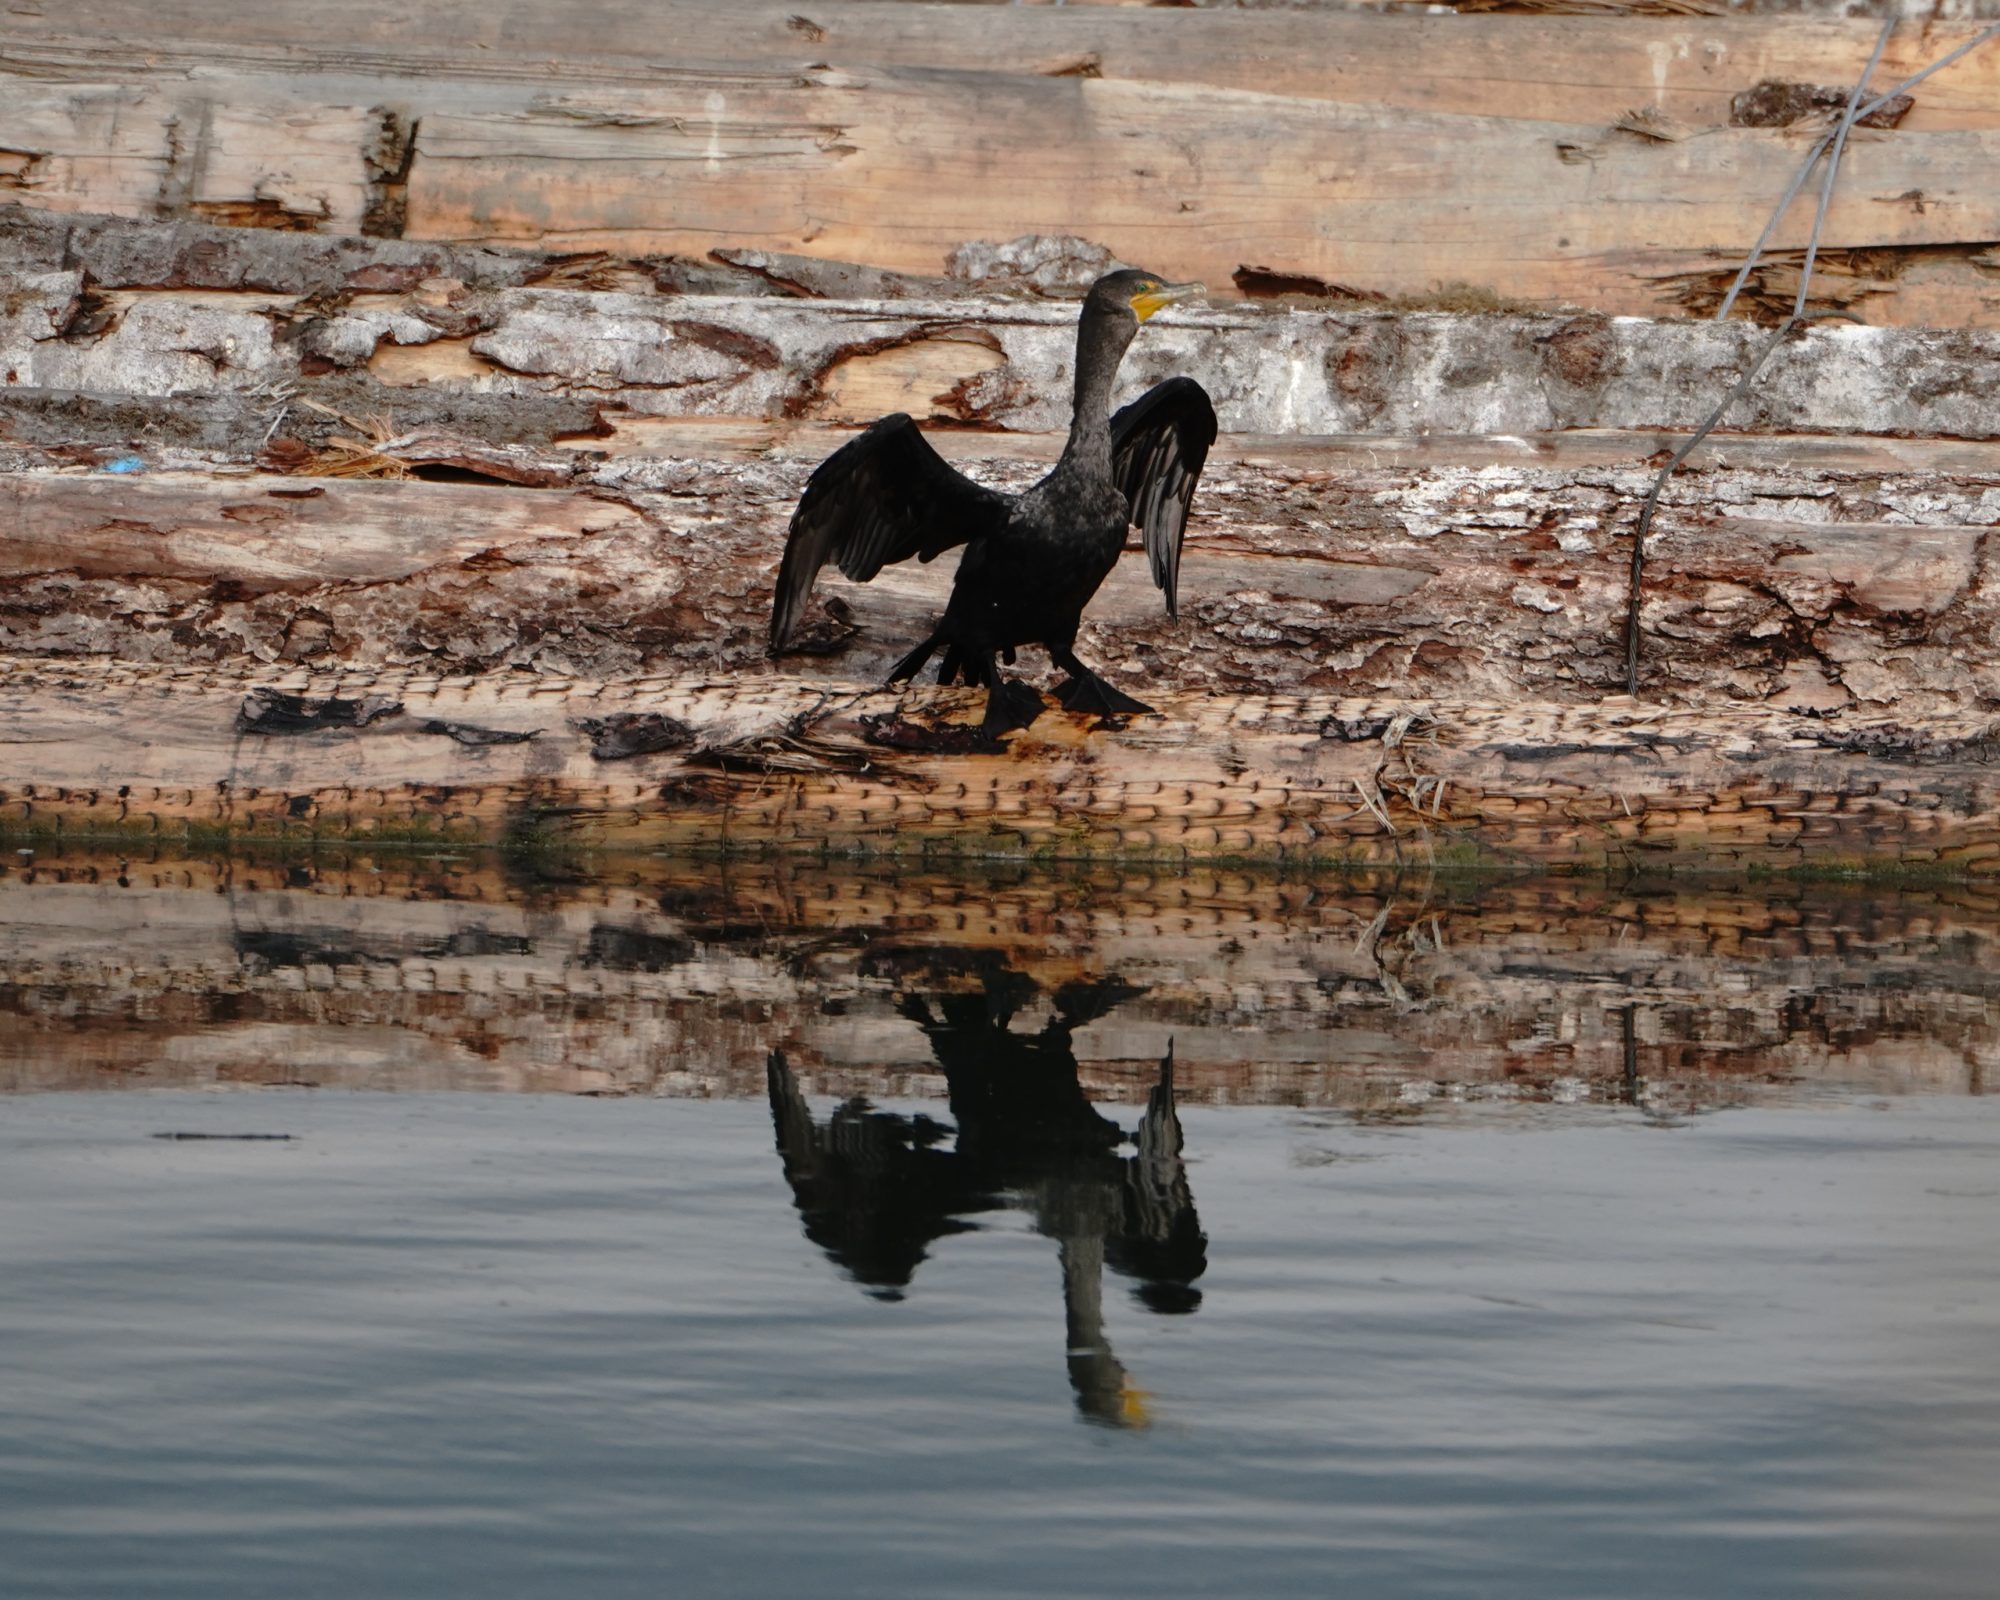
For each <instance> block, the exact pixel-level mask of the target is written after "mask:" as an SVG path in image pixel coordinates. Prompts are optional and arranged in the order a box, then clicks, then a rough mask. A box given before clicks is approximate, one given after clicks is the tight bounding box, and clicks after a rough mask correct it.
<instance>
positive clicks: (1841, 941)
mask: <svg viewBox="0 0 2000 1600" xmlns="http://www.w3.org/2000/svg"><path fill="white" fill-rule="evenodd" d="M608 866H609V870H607V871H606V872H605V873H603V874H601V875H598V876H595V877H591V878H579V879H571V880H568V881H553V882H552V881H547V880H543V881H532V880H527V879H523V878H522V877H520V876H519V875H518V874H509V873H508V872H507V871H506V870H504V868H503V867H499V866H496V864H495V863H493V862H492V861H490V860H484V859H481V858H479V857H474V856H465V857H452V856H445V857H442V858H435V857H434V858H429V859H423V860H412V859H410V858H407V857H405V858H400V859H399V858H396V857H394V856H386V857H385V856H376V857H372V858H362V859H358V860H352V861H344V860H342V859H339V857H338V855H337V854H336V855H335V856H333V857H329V856H328V855H327V854H326V853H316V854H313V855H298V854H283V855H275V856H271V857H269V858H265V857H261V856H259V855H257V854H255V853H252V854H249V855H240V856H236V857H230V858H216V859H199V858H197V859H174V858H171V857H157V856H154V857H135V856H133V855H131V854H126V855H122V856H92V855H89V854H87V853H84V852H79V851H76V850H73V849H63V850H57V851H54V852H44V853H42V854H41V855H40V856H38V857H36V858H34V859H32V860H30V861H27V862H23V861H21V860H18V859H10V860H9V861H8V862H5V863H0V1091H18V1090H24V1089H44V1090H45V1089H105V1088H122V1087H139V1088H157V1087H186V1086H194V1085H206V1084H215V1083H229V1084H241V1083H274V1084H300V1083H313V1084H321V1085H327V1086H336V1085H337V1086H341V1087H349V1088H371V1089H390V1088H393V1089H404V1090H409V1089H473V1088H478V1089H515V1090H528V1091H550V1090H555V1091H565V1092H584V1093H592V1094H634V1093H638V1094H667V1095H703V1096H710V1095H733V1096H741V1097H761V1096H762V1094H763V1092H764V1061H765V1057H766V1054H767V1053H768V1051H769V1050H770V1049H771V1048H773V1047H774V1046H778V1047H782V1048H783V1049H784V1051H785V1053H786V1055H787V1057H788V1058H789V1059H790V1060H792V1061H793V1062H794V1063H795V1064H796V1065H797V1066H798V1067H799V1068H800V1070H801V1072H802V1074H803V1076H804V1079H805V1083H806V1086H807V1088H808V1089H809V1090H810V1091H812V1092H815V1093H822V1094H838V1095H842V1096H846V1095H852V1094H867V1095H872V1096H882V1095H903V1094H923V1095H931V1094H935V1093H936V1092H937V1090H938V1086H939V1078H938V1074H937V1067H936V1063H935V1061H934V1059H933V1058H932V1057H931V1054H930V1051H929V1048H928V1045H927V1043H926V1041H925V1039H924V1036H923V1034H922V1033H921V1031H920V1030H919V1028H918V1027H917V1025H916V1024H915V1023H913V1022H912V1021H910V1020H909V1018H908V1017H907V1016H906V1015H904V1014H903V1012H902V1009H901V1007H902V1003H903V1001H904V1000H905V999H906V998H922V999H926V1000H930V1001H933V1002H935V999H936V997H937V996H939V995H941V994H964V993H968V992H970V993H978V992H979V991H980V990H981V989H982V988H997V989H1004V991H1005V993H1006V994H1007V995H1008V997H1009V999H1010V1002H1011V1003H1012V1004H1014V1005H1015V1006H1017V1007H1018V1008H1019V1015H1018V1016H1017V1018H1016V1019H1015V1021H1014V1023H1013V1026H1014V1027H1015V1028H1017V1029H1021V1030H1024V1031H1028V1032H1033V1031H1034V1030H1036V1029H1037V1028H1039V1027H1040V1026H1041V1024H1042V1023H1043V1021H1045V1020H1046V1019H1047V1017H1048V1015H1049V1005H1050V998H1051V997H1052V996H1054V995H1055V994H1056V993H1057V992H1058V991H1060V990H1061V989H1063V988H1064V987H1066V986H1069V985H1074V984H1089V983H1101V982H1104V981H1106V980H1112V979H1115V980H1117V981H1118V982H1120V983H1121V984H1123V985H1125V986H1126V987H1127V988H1128V989H1129V990H1130V991H1131V992H1130V993H1129V995H1128V997H1127V998H1126V999H1125V1000H1124V1001H1123V1002H1122V1003H1120V1004H1119V1005H1117V1006H1116V1007H1115V1008H1114V1009H1112V1010H1111V1011H1110V1012H1109V1014H1107V1015H1106V1016H1104V1017H1102V1018H1100V1019H1099V1020H1097V1021H1094V1022H1092V1023H1090V1024H1089V1025H1087V1026H1086V1027H1084V1028H1081V1029H1079V1030H1077V1032H1076V1034H1075V1035H1074V1044H1075V1047H1076V1050H1077V1054H1078V1056H1079V1059H1080V1065H1081V1070H1082V1077H1083V1081H1084V1083H1085V1084H1086V1086H1087V1087H1088V1088H1089V1089H1091V1090H1092V1091H1093V1092H1094V1093H1096V1094H1098V1095H1104V1096H1110V1097H1113V1098H1117V1099H1123V1100H1131V1099H1135V1098H1143V1096H1144V1094H1145V1092H1146V1090H1147V1088H1148V1087H1150V1084H1151V1082H1152V1074H1153V1073H1154V1072H1155V1071H1156V1070H1157V1068H1156V1063H1157V1061H1158V1058H1159V1057H1160V1056H1161V1055H1163V1054H1164V1053H1165V1051H1166V1048H1167V1041H1168V1039H1169V1038H1170V1037H1171V1039H1172V1041H1173V1050H1174V1055H1175V1060H1176V1088H1177V1091H1178V1093H1179V1095H1180V1097H1181V1098H1182V1100H1183V1101H1226V1102H1230V1103H1245V1102H1250V1103H1277V1104H1307V1105H1315V1106H1329V1107H1340V1108H1343V1109H1346V1110H1349V1111H1352V1112H1355V1113H1357V1114H1360V1115H1363V1116H1367V1117H1383V1118H1388V1117H1393V1118H1398V1119H1408V1118H1415V1117H1420V1116H1434V1115H1437V1114H1438V1113H1440V1112H1442V1111H1446V1110H1448V1108H1449V1107H1450V1106H1451V1105H1452V1104H1453V1103H1455V1102H1456V1101H1458V1100H1462V1099H1469V1100H1497V1099H1507V1100H1530V1101H1532V1100H1540V1099H1550V1098H1561V1099H1566V1100H1578V1099H1605V1100H1622V1101H1625V1102H1628V1103H1630V1104H1634V1105H1637V1106H1640V1107H1643V1108H1645V1109H1647V1110H1649V1111H1653V1112H1671V1111H1674V1110H1677V1109H1680V1108H1682V1107H1686V1106H1689V1105H1697V1106H1714V1105H1718V1104H1735V1103H1743V1102H1745V1101H1755V1100H1760V1099H1766V1098H1771V1097H1788V1096H1792V1095H1796V1094H1798V1093H1801V1092H1811V1091H1812V1090H1814V1089H1816V1088H1818V1087H1820V1086H1831V1087H1839V1088H1848V1089H1852V1088H1864V1089H1868V1090H1872V1091H1875V1092H1889V1093H1899V1092H1937V1091H1951V1092H1960V1091H1964V1090H1967V1089H1970V1090H1972V1091H1974V1092H1976V1091H1977V1090H1978V1089H1979V1088H1981V1087H1982V1086H1990V1081H1991V1077H1990V1075H1991V1074H1992V1072H1993V1071H1994V1069H1995V1067H1996V1065H2000V1023H1997V1022H1996V1017H2000V1009H1996V1005H1995V1002H1996V999H2000V975H1996V974H2000V961H1996V957H2000V951H1996V949H1995V947H1994V946H1995V934H1994V928H1995V921H1994V917H1995V911H1996V906H1995V904H1994V902H1993V900H1992V898H1991V896H1990V894H1988V893H1986V892H1984V891H1982V890H1977V889H1972V888H1961V889H1955V890H1948V891H1938V890H1932V891H1926V892H1917V893H1906V894H1905V895H1902V896H1899V897H1892V898H1883V897H1880V896H1879V895H1864V894H1857V893H1843V892H1841V891H1840V890H1838V889H1835V888H1831V887H1828V886H1824V885H1810V884H1768V885H1763V886H1760V887H1759V888H1757V889H1755V890H1751V891H1745V890H1742V889H1708V890H1702V891H1699V892H1690V891H1689V890H1688V889H1687V887H1686V886H1684V885H1683V886H1680V887H1679V888H1677V889H1674V890H1668V889H1664V888H1660V887H1653V888H1647V887H1644V886H1638V887H1632V886H1627V887H1621V888H1615V889H1614V888H1609V887H1603V886H1593V885H1590V884H1587V883H1578V882H1576V881H1575V880H1565V881H1564V882H1562V883H1560V884H1555V885H1551V884H1549V883H1546V882H1537V881H1533V880H1522V879H1488V880H1484V881H1481V882H1478V883H1476V884H1471V883H1465V882H1458V883H1454V884H1436V883H1425V882H1423V881H1421V880H1420V879H1414V878H1412V877H1411V876H1410V875H1404V876H1402V877H1400V878H1391V877H1387V876H1384V877H1381V878H1379V879H1375V880H1368V879H1363V880H1357V881H1351V882H1318V883H1313V884H1308V883H1305V882H1302V881H1299V880H1296V879H1291V880H1280V879H1272V878H1260V877H1257V876H1254V875H1248V874H1234V873H1228V874H1217V873H1202V872H1197V873H1193V874H1186V875H1182V874H1175V875H1172V876H1153V875H1149V874H1146V873H1143V872H1136V873H1135V872H1131V871H1125V872H1119V873H1111V874H1106V873H1103V872H1097V873H1085V874H1081V875H1061V876H1049V875H1031V876H1026V877H1021V876H1018V875H1016V876H990V875H976V876H954V875H948V874H940V873H922V872H902V873H898V874H896V875H895V876H893V877H888V876H877V875H869V874H857V873H854V872H852V871H830V870H828V869H825V868H820V867H816V866H814V865H812V864H810V863H800V862H786V863H771V862H766V863H753V862H738V863H735V864H733V865H732V866H731V867H730V868H729V870H728V871H727V872H717V871H715V870H714V869H713V868H712V867H702V866H700V865H698V864H695V863H690V862H678V863H676V862H672V861H663V860H659V859H625V860H621V861H618V862H616V863H611V864H608ZM1246 1018H1254V1019H1255V1023H1256V1026H1255V1030H1254V1033H1252V1032H1247V1031H1246V1029H1245V1026H1244V1023H1245V1019H1246Z"/></svg>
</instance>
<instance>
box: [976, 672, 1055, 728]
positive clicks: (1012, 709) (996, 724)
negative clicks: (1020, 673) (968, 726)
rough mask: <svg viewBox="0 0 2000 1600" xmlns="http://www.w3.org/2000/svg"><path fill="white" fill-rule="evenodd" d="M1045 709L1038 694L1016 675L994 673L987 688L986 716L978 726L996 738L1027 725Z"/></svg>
mask: <svg viewBox="0 0 2000 1600" xmlns="http://www.w3.org/2000/svg"><path fill="white" fill-rule="evenodd" d="M1046 709H1047V707H1046V706H1045V705H1044V703H1043V701H1042V697H1041V695H1040V694H1038V693H1037V692H1036V691H1035V690H1033V689H1031V688H1030V687H1029V686H1028V685H1027V684H1025V683H1022V682H1021V681H1019V680H1018V679H1016V678H999V677H996V678H995V679H994V680H993V684H992V686H991V687H990V688H989V689H988V690H987V691H986V720H985V721H984V722H982V723H981V724H980V728H981V730H982V731H983V732H984V733H985V734H986V735H987V737H988V738H993V739H997V738H999V736H1000V735H1001V734H1003V733H1012V732H1013V731H1014V730H1015V729H1016V728H1025V727H1027V726H1029V724H1031V723H1032V722H1033V721H1034V720H1035V718H1037V717H1039V716H1040V715H1041V714H1042V712H1043V711H1044V710H1046Z"/></svg>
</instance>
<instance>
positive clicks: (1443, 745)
mask: <svg viewBox="0 0 2000 1600" xmlns="http://www.w3.org/2000/svg"><path fill="white" fill-rule="evenodd" d="M6 687H7V696H6V703H5V709H4V711H0V749H5V750H7V751H8V752H9V753H10V754H9V760H10V762H11V761H13V760H16V759H19V758H20V757H21V756H22V755H24V754H25V755H30V756H31V758H32V767H31V769H30V770H32V771H33V773H34V774H35V776H34V777H33V779H32V780H29V781H22V780H19V779H13V780H10V781H8V782H6V783H4V784H0V829H4V830H5V831H6V833H7V834H8V836H10V837H13V838H17V839H21V840H24V841H27V847H29V848H33V847H34V841H36V840H59V839H62V838H65V837H70V836H77V837H85V838H88V837H99V836H102V837H108V838H118V839H127V840H133V841H145V840H149V839H157V838H161V837H168V838H172V837H182V838H200V837H238V836H241V837H274V838H280V839H282V838H287V837H296V838H299V839H314V838H331V839H363V838H370V837H373V838H376V839H379V840H383V841H389V842H403V843H419V844H423V843H429V844H437V843H467V842H479V841H489V842H494V841H498V842H504V843H506V844H507V845H508V846H509V848H511V849H512V850H514V851H515V852H516V854H518V855H523V856H527V857H531V858H532V857H537V856H555V857H559V856H560V855H561V853H562V851H563V850H564V849H565V848H570V847H575V846H578V845H613V844H615V845H618V846H621V847H625V846H630V847H640V848H648V849H671V850H681V851H697V852H704V851H705V852H716V851H720V852H725V853H740V852H745V851H749V852H773V851H775V852H805V853H811V854H821V855H824V854H827V853H837V854H842V855H851V856H857V857H872V856H891V857H896V858H907V859H911V860H931V859H957V858H1000V859H1022V860H1035V861H1086V862H1088V861H1098V860H1103V861H1111V862H1159V861H1170V862H1187V861H1191V860H1198V859H1203V858H1230V859H1242V860H1262V861H1269V862H1282V863H1287V864H1290V865H1294V866H1298V867H1302V868H1328V867H1334V866H1352V865H1403V866H1409V867H1430V868H1452V867H1476V866H1494V865H1497V866H1527V865H1534V866H1555V867H1563V868H1569V869H1580V870H1595V871H1601V870H1605V869H1607V868H1615V869H1619V870H1626V871H1631V870H1636V869H1637V868H1638V867H1639V866H1640V865H1641V864H1644V865H1646V866H1648V867H1650V868H1655V869H1659V870H1674V869H1679V870H1683V871H1703V870H1709V871H1713V870H1735V871H1741V870H1743V869H1745V868H1753V867H1754V868H1758V869H1764V870H1785V869H1797V868H1800V867H1813V868H1817V869H1824V868H1826V867H1828V866H1835V867H1841V868H1844V869H1851V870H1861V869H1866V868H1869V867H1871V866H1883V865H1895V864H1900V865H1902V866H1906V867H1907V866H1911V865H1916V864H1922V865H1923V866H1924V867H1926V868H1929V869H1934V870H1938V871H1943V872H1965V873H1975V874H1976V873H1985V872H1991V871H1994V870H1996V869H2000V772H1997V771H1996V769H1995V767H1994V765H1993V756H1994V752H1995V750H1996V748H2000V744H1996V739H2000V735H1997V734H1996V729H1995V723H1994V719H1993V718H1992V717H1991V716H1989V715H1983V714H1977V713H1974V714H1958V715H1949V716H1947V715H1935V716H1930V717H1927V718H1925V719H1924V720H1923V722H1922V724H1921V726H1920V727H1917V728H1912V727H1909V726H1906V725H1905V724H1903V723H1901V722H1897V721H1889V720H1881V719H1862V718H1852V717H1850V718H1843V719H1841V720H1839V721H1838V722H1834V723H1829V722H1828V721H1827V720H1826V719H1824V718H1820V717H1808V716H1800V715H1797V714H1792V713H1787V712H1784V711H1779V710H1773V709H1769V708H1764V707H1742V708H1711V709H1667V708H1658V707H1646V706H1641V705H1636V704H1633V703H1631V702H1629V701H1627V702H1623V703H1617V702H1613V701H1607V702H1605V703H1603V704H1600V705H1594V706H1558V705H1551V704H1547V703H1541V704H1529V705H1525V706H1524V705H1519V704H1514V705H1506V706H1495V705H1490V704H1489V705H1481V704H1476V703H1452V702H1444V701H1430V700H1422V699H1417V698H1414V697H1410V696H1407V695H1404V696H1397V697H1395V698H1392V699H1380V700H1367V699H1356V698H1343V697H1340V696H1336V695H1331V694H1324V693H1321V694H1312V693H1299V694H1289V695H1270V694H1265V695H1257V696H1251V697H1247V698H1239V697H1233V696H1209V695H1201V694H1191V693H1188V692H1185V691H1173V692H1170V693H1158V692H1155V698H1156V700H1157V702H1158V704H1159V706H1160V714H1159V715H1157V716H1150V717H1140V718H1133V719H1130V720H1129V721H1128V722H1123V723H1122V724H1121V720H1120V719H1116V718H1103V719H1098V718H1092V717H1088V716H1071V715H1066V714H1063V713H1059V712H1053V711H1052V712H1048V713H1045V714H1044V715H1043V716H1042V718H1041V719H1040V720H1038V721H1037V722H1036V723H1035V725H1034V726H1033V727H1032V728H1030V729H1028V730H1026V731H1024V732H1022V733H1020V734H1017V735H1014V736H1011V737H1010V738H1009V739H1008V740H1006V741H1005V742H1004V743H1003V744H1000V745H997V746H996V745H995V744H993V743H992V742H990V741H987V740H985V739H984V738H983V737H982V736H980V735H979V733H978V732H977V729H976V726H975V725H974V723H973V718H974V717H975V716H976V711H977V701H978V698H979V697H978V695H977V694H976V693H975V692H972V691H967V690H962V689H958V690H947V689H933V690H925V691H921V692H917V693H913V694H911V695H909V696H907V697H905V696H899V695H896V694H891V693H886V692H881V691H851V692H846V693H835V692H830V691H828V690H825V689H814V688H812V687H811V686H809V685H805V684H801V683H798V682H796V681H790V680H787V679H784V678H780V677H776V676H772V677H767V678H764V679H742V678H738V679H732V680H728V681H724V682H714V681H702V680H686V679H678V680H676V679H667V678H634V679H626V680H621V681H614V682H582V681H563V680H560V679H555V678H553V677H540V678H535V677H516V678H508V677H500V676H488V677H484V678H477V679H459V680H453V679H440V678H437V677H429V676H418V675H414V674H406V673H388V672H353V673H344V674H340V675H338V676H332V675H329V676H327V677H325V678H320V679H315V678H313V677H311V676H310V675H306V674H300V673H281V672H263V673H242V672H231V671H225V670H223V669H207V670H202V669H192V668H187V667H178V668H152V667H145V666H135V665H127V664H122V663H118V664H103V663H97V662H84V661H71V662H62V663H48V664H39V663H33V662H27V661H20V662H15V663H11V664H9V665H8V667H7V669H6Z"/></svg>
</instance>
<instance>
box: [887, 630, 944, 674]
mask: <svg viewBox="0 0 2000 1600" xmlns="http://www.w3.org/2000/svg"><path fill="white" fill-rule="evenodd" d="M943 643H944V635H943V634H941V633H934V634H932V635H931V636H930V637H929V638H928V639H926V640H925V641H924V642H923V643H922V644H920V645H918V646H917V647H916V649H914V650H912V651H911V652H910V653H909V654H908V655H906V656H904V657H903V659H902V660H901V661H898V662H897V663H896V664H895V665H894V666H893V667H891V668H890V669H889V681H890V682H891V683H907V682H909V680H910V679H912V678H914V677H915V676H916V675H917V674H918V673H919V672H922V671H923V670H924V663H925V662H926V661H928V660H930V658H931V657H932V656H933V655H935V654H936V653H937V647H938V646H939V645H941V644H943Z"/></svg>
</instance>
